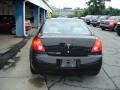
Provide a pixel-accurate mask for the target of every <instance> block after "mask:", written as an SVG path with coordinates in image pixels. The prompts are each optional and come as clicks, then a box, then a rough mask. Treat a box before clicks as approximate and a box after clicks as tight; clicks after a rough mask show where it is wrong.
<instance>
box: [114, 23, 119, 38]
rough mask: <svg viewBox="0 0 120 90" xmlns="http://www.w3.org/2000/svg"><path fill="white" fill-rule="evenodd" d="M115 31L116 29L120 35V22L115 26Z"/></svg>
mask: <svg viewBox="0 0 120 90" xmlns="http://www.w3.org/2000/svg"><path fill="white" fill-rule="evenodd" d="M115 31H116V33H117V35H118V36H120V22H118V23H117V25H116V27H115Z"/></svg>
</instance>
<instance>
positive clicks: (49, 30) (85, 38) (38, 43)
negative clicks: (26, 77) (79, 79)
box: [30, 18, 102, 75]
mask: <svg viewBox="0 0 120 90" xmlns="http://www.w3.org/2000/svg"><path fill="white" fill-rule="evenodd" d="M101 66H102V42H101V41H100V39H98V38H97V37H96V36H94V35H93V34H92V33H91V31H90V29H89V27H88V26H87V25H86V24H85V23H84V21H83V20H80V19H68V18H56V19H49V20H47V21H46V23H45V24H44V25H43V26H42V27H41V28H40V30H39V33H38V34H37V35H36V36H35V38H34V39H33V41H32V45H31V49H30V69H31V72H32V73H33V74H38V73H40V74H46V73H65V72H73V73H74V72H76V73H81V72H83V71H86V72H91V74H92V75H97V74H98V73H99V72H100V69H101Z"/></svg>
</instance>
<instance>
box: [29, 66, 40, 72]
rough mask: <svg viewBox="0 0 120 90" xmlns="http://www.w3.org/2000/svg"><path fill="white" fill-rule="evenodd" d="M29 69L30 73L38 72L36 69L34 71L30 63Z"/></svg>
mask: <svg viewBox="0 0 120 90" xmlns="http://www.w3.org/2000/svg"><path fill="white" fill-rule="evenodd" d="M30 71H31V73H32V74H39V73H38V72H37V71H35V70H34V69H33V68H32V66H31V65H30Z"/></svg>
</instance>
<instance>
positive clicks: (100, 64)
mask: <svg viewBox="0 0 120 90" xmlns="http://www.w3.org/2000/svg"><path fill="white" fill-rule="evenodd" d="M101 66H102V61H100V62H99V64H98V66H97V67H96V68H94V69H93V70H92V71H91V73H90V74H91V75H94V76H96V75H98V74H99V72H100V70H101Z"/></svg>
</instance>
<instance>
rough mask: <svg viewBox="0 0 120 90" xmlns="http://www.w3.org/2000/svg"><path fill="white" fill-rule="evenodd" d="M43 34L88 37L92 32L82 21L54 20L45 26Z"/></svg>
mask: <svg viewBox="0 0 120 90" xmlns="http://www.w3.org/2000/svg"><path fill="white" fill-rule="evenodd" d="M43 34H62V35H64V34H66V35H80V34H87V35H88V34H90V31H89V29H88V28H87V25H86V24H85V23H84V22H83V21H81V20H80V21H78V20H76V21H73V20H59V21H57V20H53V21H47V22H46V23H45V25H44V26H43Z"/></svg>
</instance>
